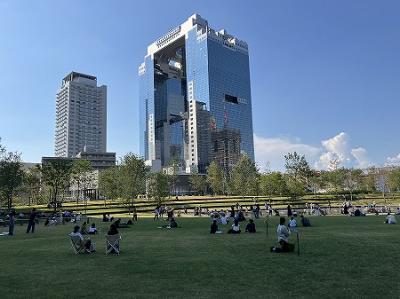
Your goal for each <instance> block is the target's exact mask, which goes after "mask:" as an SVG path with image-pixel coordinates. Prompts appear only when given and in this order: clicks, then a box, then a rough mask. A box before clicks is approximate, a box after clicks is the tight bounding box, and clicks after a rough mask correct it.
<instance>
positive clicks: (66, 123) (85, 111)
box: [55, 72, 107, 157]
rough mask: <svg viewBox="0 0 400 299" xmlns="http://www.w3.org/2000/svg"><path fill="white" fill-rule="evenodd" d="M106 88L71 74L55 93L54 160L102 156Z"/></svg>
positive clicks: (105, 135)
mask: <svg viewBox="0 0 400 299" xmlns="http://www.w3.org/2000/svg"><path fill="white" fill-rule="evenodd" d="M106 143H107V87H106V86H105V85H102V86H97V78H96V77H94V76H89V75H85V74H80V73H76V72H72V73H70V74H68V75H67V76H66V77H65V78H64V79H63V80H62V85H61V88H60V89H59V90H58V92H57V105H56V132H55V156H56V157H75V156H76V155H77V154H78V153H80V152H102V153H104V152H106V151H107V149H106V147H107V145H106Z"/></svg>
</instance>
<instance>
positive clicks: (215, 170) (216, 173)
mask: <svg viewBox="0 0 400 299" xmlns="http://www.w3.org/2000/svg"><path fill="white" fill-rule="evenodd" d="M207 183H208V184H209V185H210V187H211V189H212V191H213V193H214V195H217V194H224V173H223V170H222V169H221V168H220V167H219V166H218V164H217V163H215V162H214V161H213V162H211V164H210V165H209V166H208V168H207Z"/></svg>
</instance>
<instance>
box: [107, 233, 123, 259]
mask: <svg viewBox="0 0 400 299" xmlns="http://www.w3.org/2000/svg"><path fill="white" fill-rule="evenodd" d="M120 240H121V236H120V235H106V255H108V254H109V253H111V252H113V251H114V252H115V253H116V254H119V251H120V249H119V241H120Z"/></svg>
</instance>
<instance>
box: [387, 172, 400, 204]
mask: <svg viewBox="0 0 400 299" xmlns="http://www.w3.org/2000/svg"><path fill="white" fill-rule="evenodd" d="M388 184H389V190H390V192H391V193H392V196H393V197H394V195H395V192H396V191H398V190H399V189H400V168H399V167H395V168H392V169H391V171H390V173H389V180H388Z"/></svg>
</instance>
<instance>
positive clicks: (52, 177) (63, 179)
mask: <svg viewBox="0 0 400 299" xmlns="http://www.w3.org/2000/svg"><path fill="white" fill-rule="evenodd" d="M71 169H72V161H71V160H68V159H62V158H59V159H54V160H50V161H48V162H46V163H45V164H43V165H42V168H41V172H42V179H43V182H44V183H45V184H46V185H47V186H48V187H49V188H50V193H51V196H50V202H51V203H52V204H53V208H54V212H56V211H57V206H58V201H57V200H58V197H59V196H60V192H64V191H65V189H66V188H67V187H68V186H69V183H70V178H71Z"/></svg>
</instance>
